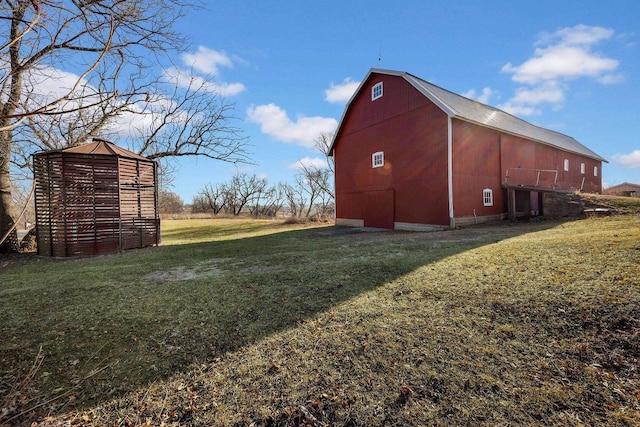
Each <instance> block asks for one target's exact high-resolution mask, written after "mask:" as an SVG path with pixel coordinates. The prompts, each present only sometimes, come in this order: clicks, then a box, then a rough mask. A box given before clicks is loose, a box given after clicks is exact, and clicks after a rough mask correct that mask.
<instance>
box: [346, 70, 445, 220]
mask: <svg viewBox="0 0 640 427" xmlns="http://www.w3.org/2000/svg"><path fill="white" fill-rule="evenodd" d="M380 81H382V82H383V87H384V92H383V93H384V94H383V96H382V98H379V99H377V100H375V101H372V100H371V87H372V86H373V85H374V84H376V83H378V82H380ZM378 151H382V152H384V162H385V165H384V167H380V168H373V167H372V164H371V155H372V154H373V153H375V152H378ZM335 159H336V175H335V183H336V216H337V218H339V219H340V218H344V219H363V220H364V225H365V226H377V227H385V228H393V223H394V222H406V223H417V224H438V225H448V224H449V219H448V207H447V206H448V205H447V204H448V196H447V194H448V193H447V116H446V115H445V114H444V113H443V112H442V111H441V110H440V109H439V108H437V107H436V106H435V105H434V104H432V103H431V102H430V101H429V100H428V99H427V98H425V97H424V96H423V95H422V94H420V93H419V92H418V91H417V90H416V89H415V88H413V87H412V86H411V85H409V84H408V83H407V82H406V81H405V80H404V79H402V78H399V77H395V76H387V75H382V76H381V75H376V74H373V75H372V76H371V77H370V79H369V80H368V81H367V82H365V85H364V86H363V90H362V91H361V93H360V96H358V97H357V98H356V99H354V100H353V101H352V103H351V106H350V108H349V111H348V112H347V114H346V115H345V117H344V118H343V122H342V126H341V129H340V134H339V135H338V137H337V141H336V144H335ZM391 201H392V202H393V203H392V206H391V207H389V206H387V204H388V203H391ZM383 212H384V213H383ZM382 218H384V220H383V219H382Z"/></svg>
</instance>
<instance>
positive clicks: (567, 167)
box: [564, 159, 569, 172]
mask: <svg viewBox="0 0 640 427" xmlns="http://www.w3.org/2000/svg"><path fill="white" fill-rule="evenodd" d="M564 171H565V172H569V159H564Z"/></svg>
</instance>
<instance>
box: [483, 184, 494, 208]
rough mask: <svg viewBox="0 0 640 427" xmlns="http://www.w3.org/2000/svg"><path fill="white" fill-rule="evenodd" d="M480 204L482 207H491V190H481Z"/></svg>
mask: <svg viewBox="0 0 640 427" xmlns="http://www.w3.org/2000/svg"><path fill="white" fill-rule="evenodd" d="M482 202H483V204H484V206H493V190H492V189H490V188H485V189H484V190H482Z"/></svg>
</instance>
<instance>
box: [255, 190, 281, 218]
mask: <svg viewBox="0 0 640 427" xmlns="http://www.w3.org/2000/svg"><path fill="white" fill-rule="evenodd" d="M283 204H284V197H283V195H282V192H281V191H280V188H279V187H277V186H274V187H268V188H267V187H265V188H264V189H263V190H262V191H259V192H257V193H256V195H255V197H254V198H253V202H252V204H251V205H249V206H248V208H249V214H250V215H252V216H254V217H257V218H258V217H273V216H276V215H277V214H278V212H279V211H280V209H282V206H283Z"/></svg>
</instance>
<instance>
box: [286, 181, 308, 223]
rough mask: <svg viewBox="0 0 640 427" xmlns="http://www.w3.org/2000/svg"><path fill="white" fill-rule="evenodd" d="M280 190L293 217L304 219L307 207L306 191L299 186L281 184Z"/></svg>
mask: <svg viewBox="0 0 640 427" xmlns="http://www.w3.org/2000/svg"><path fill="white" fill-rule="evenodd" d="M280 189H281V192H282V194H283V196H284V198H285V200H286V205H287V207H288V208H289V214H290V215H291V216H293V217H302V216H303V212H304V210H305V207H306V206H307V199H306V197H305V191H304V190H303V189H302V188H301V187H300V186H298V185H291V184H288V183H281V184H280Z"/></svg>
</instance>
